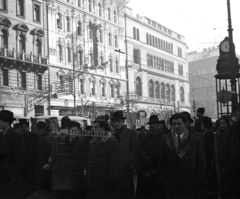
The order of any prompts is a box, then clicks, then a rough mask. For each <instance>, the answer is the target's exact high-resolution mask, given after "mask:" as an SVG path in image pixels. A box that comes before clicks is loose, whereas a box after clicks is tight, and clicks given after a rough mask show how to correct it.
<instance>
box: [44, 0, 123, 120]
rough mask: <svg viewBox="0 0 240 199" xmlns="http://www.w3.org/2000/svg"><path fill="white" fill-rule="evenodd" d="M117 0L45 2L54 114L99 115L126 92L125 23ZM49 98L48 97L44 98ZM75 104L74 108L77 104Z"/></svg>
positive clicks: (54, 0) (119, 99)
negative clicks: (123, 51) (123, 50)
mask: <svg viewBox="0 0 240 199" xmlns="http://www.w3.org/2000/svg"><path fill="white" fill-rule="evenodd" d="M118 2H119V1H117V0H116V1H115V0H112V1H110V0H96V1H94V0H78V1H75V0H50V1H48V2H47V3H46V17H45V20H46V21H47V25H46V27H45V29H47V34H48V38H47V40H46V42H47V43H48V56H49V71H50V84H49V88H50V91H49V90H48V89H46V93H47V92H48V93H50V98H49V100H48V103H49V104H50V106H49V107H50V114H51V115H75V114H76V115H83V116H88V117H91V116H93V117H95V116H96V114H102V113H105V111H106V110H111V109H115V108H118V107H120V105H121V97H122V96H124V95H125V93H126V75H125V74H126V71H125V64H124V60H125V55H124V54H122V53H120V52H122V50H121V49H124V23H123V14H121V12H122V11H121V4H119V3H118ZM117 51H119V52H117ZM45 103H47V102H45ZM74 107H75V109H74Z"/></svg>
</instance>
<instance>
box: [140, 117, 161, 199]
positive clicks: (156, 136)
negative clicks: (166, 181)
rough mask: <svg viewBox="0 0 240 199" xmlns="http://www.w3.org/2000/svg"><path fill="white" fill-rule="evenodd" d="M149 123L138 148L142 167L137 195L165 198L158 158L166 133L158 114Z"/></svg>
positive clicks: (149, 198) (148, 198) (149, 197)
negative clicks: (159, 174) (159, 173)
mask: <svg viewBox="0 0 240 199" xmlns="http://www.w3.org/2000/svg"><path fill="white" fill-rule="evenodd" d="M147 124H149V131H148V133H147V134H146V135H145V136H144V137H143V139H142V142H141V143H140V146H139V149H138V153H139V156H140V168H139V172H138V186H137V196H138V195H143V196H144V198H146V199H151V198H164V189H163V186H162V184H159V176H158V160H159V148H160V143H161V140H162V139H163V138H164V137H165V134H164V133H163V132H162V130H161V128H160V121H159V118H158V116H157V115H151V117H150V118H149V122H148V123H147Z"/></svg>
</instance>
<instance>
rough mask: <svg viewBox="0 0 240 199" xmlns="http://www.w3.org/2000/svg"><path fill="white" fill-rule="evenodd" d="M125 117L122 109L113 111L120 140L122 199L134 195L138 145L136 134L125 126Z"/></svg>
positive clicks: (113, 119)
mask: <svg viewBox="0 0 240 199" xmlns="http://www.w3.org/2000/svg"><path fill="white" fill-rule="evenodd" d="M125 119H126V118H125V117H124V115H123V112H122V111H116V112H114V113H113V117H112V121H113V122H114V127H115V132H116V134H117V136H118V137H119V141H120V152H119V153H120V157H119V158H120V160H119V165H120V168H119V185H120V188H119V189H120V190H119V191H120V193H119V194H120V197H121V198H122V199H128V198H133V197H134V182H133V168H134V166H135V165H136V160H137V147H138V141H137V134H136V132H135V131H134V130H132V129H129V128H127V127H125V125H124V120H125Z"/></svg>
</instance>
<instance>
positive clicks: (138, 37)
mask: <svg viewBox="0 0 240 199" xmlns="http://www.w3.org/2000/svg"><path fill="white" fill-rule="evenodd" d="M137 40H138V41H140V35H139V29H137Z"/></svg>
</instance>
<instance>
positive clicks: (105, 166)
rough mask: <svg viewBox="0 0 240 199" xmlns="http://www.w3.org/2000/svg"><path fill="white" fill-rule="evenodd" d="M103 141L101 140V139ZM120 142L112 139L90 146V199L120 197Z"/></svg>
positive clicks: (88, 171) (88, 175)
mask: <svg viewBox="0 0 240 199" xmlns="http://www.w3.org/2000/svg"><path fill="white" fill-rule="evenodd" d="M100 139H101V138H100ZM118 157H119V142H118V141H117V140H116V139H114V138H110V139H109V140H108V141H107V142H106V143H101V142H100V140H98V141H96V142H94V143H91V144H90V151H89V156H88V165H87V196H88V198H89V199H107V198H111V199H115V198H116V197H117V195H118V189H117V178H118V177H117V174H118V160H119V159H118Z"/></svg>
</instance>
